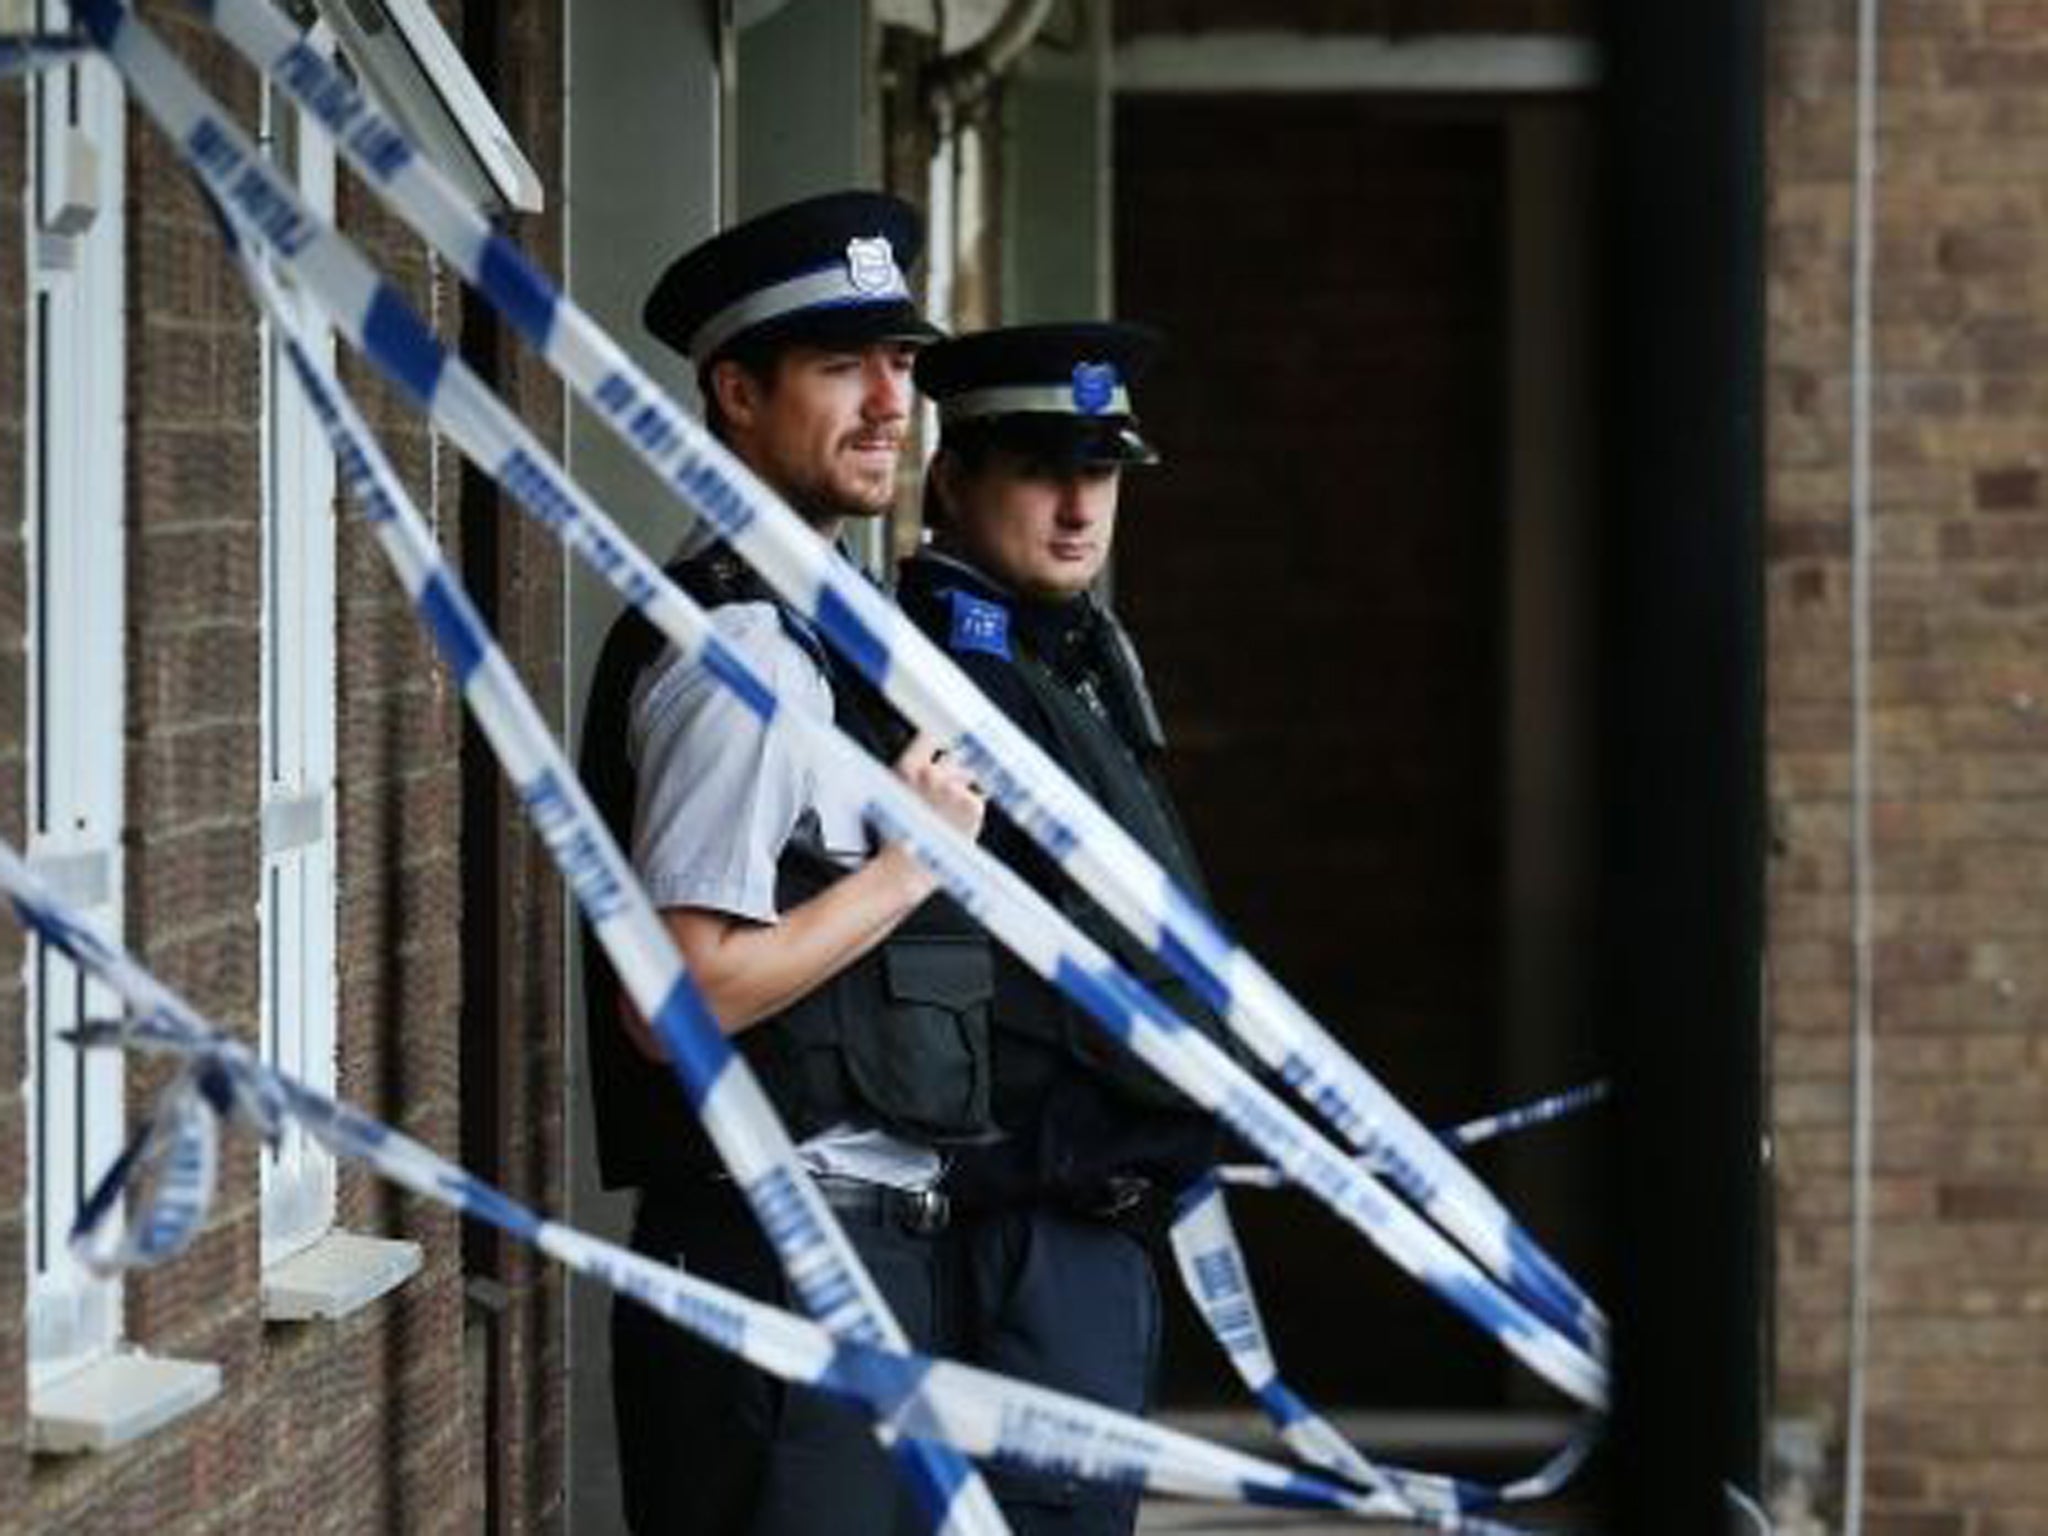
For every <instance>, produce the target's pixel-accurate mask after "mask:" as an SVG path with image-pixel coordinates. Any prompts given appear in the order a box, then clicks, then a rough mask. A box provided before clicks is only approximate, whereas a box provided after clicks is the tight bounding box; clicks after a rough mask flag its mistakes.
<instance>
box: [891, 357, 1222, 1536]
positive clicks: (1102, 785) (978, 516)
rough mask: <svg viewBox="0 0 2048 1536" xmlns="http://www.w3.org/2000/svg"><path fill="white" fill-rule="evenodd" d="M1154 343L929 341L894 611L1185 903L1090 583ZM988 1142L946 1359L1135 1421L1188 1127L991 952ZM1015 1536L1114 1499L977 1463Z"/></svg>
mask: <svg viewBox="0 0 2048 1536" xmlns="http://www.w3.org/2000/svg"><path fill="white" fill-rule="evenodd" d="M1155 347H1156V338H1155V337H1154V336H1153V334H1152V333H1150V332H1149V331H1145V330H1142V329H1140V328H1137V327H1134V326H1127V325H1113V324H1073V325H1039V326H1020V327H1011V328H1007V329H1002V330H994V331H986V332H982V333H979V334H976V335H971V336H963V337H960V338H957V339H955V340H952V341H946V342H941V343H938V344H937V345H934V346H932V347H930V348H928V349H926V350H925V351H924V352H923V353H921V354H920V355H919V358H918V363H917V381H918V384H919V386H920V388H922V389H923V390H924V391H925V393H926V394H928V395H929V396H931V398H932V399H933V400H934V401H935V402H936V404H937V406H938V411H939V420H940V433H941V435H940V443H939V450H938V453H937V456H936V457H935V458H934V459H933V461H932V464H931V466H930V469H929V471H928V473H927V478H926V482H925V509H926V510H925V516H926V523H927V525H928V527H929V529H930V530H931V532H932V535H933V540H934V542H933V544H932V546H931V548H930V549H929V550H928V551H926V552H924V553H922V554H920V555H919V556H918V557H916V558H914V559H912V560H910V561H907V562H906V563H905V565H904V567H903V569H902V571H901V572H900V573H899V581H898V600H899V601H900V602H901V603H902V605H903V608H904V611H905V612H906V613H907V614H909V615H910V617H911V618H912V619H913V620H914V621H915V622H916V623H918V624H919V625H920V626H921V627H922V628H924V629H925V630H926V631H927V632H928V633H929V634H930V635H931V636H932V637H933V638H934V639H935V640H936V641H938V642H939V643H940V644H942V645H943V646H945V647H946V648H947V649H948V650H949V651H950V653H951V654H952V657H953V659H954V660H955V661H956V662H957V663H958V664H959V665H960V666H961V667H962V669H963V670H965V671H966V672H967V674H968V675H969V676H970V677H971V678H972V679H973V680H974V681H975V682H976V683H977V684H978V685H979V686H980V687H981V688H982V690H983V691H984V692H985V693H987V694H988V695H989V696H990V698H992V699H993V700H994V701H995V702H996V703H997V704H999V705H1000V706H1001V707H1002V709H1003V710H1004V711H1005V712H1006V713H1007V714H1008V715H1009V716H1010V717H1011V718H1012V719H1013V720H1015V721H1016V723H1017V724H1018V725H1019V726H1020V727H1021V728H1022V729H1023V730H1024V731H1025V732H1026V733H1028V734H1029V735H1030V736H1032V737H1033V738H1034V739H1035V740H1036V741H1037V742H1038V744H1039V745H1040V746H1042V747H1044V748H1045V749H1046V751H1047V752H1048V753H1049V754H1050V755H1051V756H1052V757H1053V758H1054V759H1056V760H1057V761H1058V762H1059V763H1060V764H1061V766H1062V767H1064V768H1065V769H1066V770H1067V771H1068V773H1069V774H1070V775H1072V776H1073V778H1074V779H1075V780H1076V781H1077V782H1078V783H1079V784H1080V785H1081V787H1082V788H1084V789H1086V790H1087V791H1088V792H1089V793H1090V794H1091V795H1092V796H1093V797H1094V799H1095V800H1096V802H1097V803H1098V804H1099V805H1101V806H1102V807H1103V808H1104V809H1105V810H1106V811H1107V812H1108V813H1109V814H1110V815H1111V816H1113V817H1114V818H1115V819H1116V820H1117V821H1118V822H1119V823H1121V824H1122V825H1123V827H1124V828H1125V829H1126V830H1127V831H1129V832H1130V833H1131V834H1132V835H1133V836H1134V837H1135V838H1136V839H1137V840H1138V841H1139V842H1140V843H1142V844H1143V845H1144V846H1145V847H1146V848H1147V849H1148V850H1149V851H1150V852H1151V853H1152V855H1153V856H1154V857H1155V858H1157V859H1158V860H1159V861H1160V863H1161V864H1163V865H1164V866H1165V868H1166V869H1167V870H1168V871H1169V872H1171V873H1172V874H1173V876H1174V877H1175V878H1176V880H1177V881H1178V882H1179V883H1180V884H1181V886H1182V887H1183V888H1184V889H1186V890H1189V891H1191V892H1195V893H1200V892H1201V890H1202V881H1201V873H1200V870H1199V869H1198V868H1197V866H1196V863H1195V859H1194V854H1193V851H1192V849H1191V848H1190V846H1189V844H1188V839H1187V836H1186V834H1185V832H1184V830H1183V828H1182V826H1181V822H1180V818H1179V816H1178V814H1177V812H1176V811H1175V808H1174V805H1173V802H1172V800H1171V798H1170V797H1169V795H1168V794H1167V791H1166V786H1165V784H1164V782H1163V780H1162V779H1161V778H1160V775H1159V759H1160V754H1161V752H1162V750H1163V748H1164V745H1165V742H1164V738H1163V734H1162V732H1161V730H1160V725H1159V720H1158V717H1157V714H1156V713H1155V711H1154V710H1153V708H1152V702H1151V698H1150V695H1149V694H1148V692H1147V690H1146V686H1145V680H1144V675H1143V673H1142V671H1141V670H1140V667H1139V665H1138V659H1137V654H1136V652H1135V651H1134V650H1133V648H1132V646H1131V643H1130V640H1129V638H1128V637H1127V636H1126V635H1125V633H1124V631H1123V629H1122V627H1121V626H1120V625H1119V624H1118V622H1117V620H1116V618H1115V617H1114V615H1112V614H1111V613H1110V611H1109V610H1108V608H1107V607H1106V606H1104V605H1103V604H1102V603H1101V602H1100V601H1099V600H1098V599H1097V598H1096V597H1095V596H1094V595H1092V592H1091V589H1092V588H1093V586H1094V585H1095V583H1096V579H1097V577H1098V576H1099V575H1100V574H1101V572H1102V570H1103V566H1104V564H1105V562H1106V561H1107V560H1108V558H1109V553H1110V548H1111V542H1112V539H1113V536H1114V532H1115V527H1116V518H1117V512H1118V500H1119V493H1120V489H1121V480H1122V475H1123V472H1124V470H1125V469H1126V468H1127V467H1129V466H1133V465H1142V464H1149V463H1151V462H1153V461H1154V460H1155V457H1156V455H1155V454H1154V453H1153V451H1152V449H1151V447H1150V446H1149V445H1148V444H1147V443H1146V442H1145V440H1144V439H1143V437H1142V436H1140V434H1139V432H1138V424H1137V418H1136V415H1135V413H1134V410H1133V406H1132V402H1131V396H1130V390H1131V387H1132V383H1133V381H1134V380H1135V379H1136V377H1137V376H1138V374H1139V373H1140V372H1141V370H1142V369H1143V368H1144V366H1145V364H1146V363H1147V362H1148V361H1149V359H1150V358H1151V356H1152V354H1153V352H1154V350H1155ZM984 840H985V842H986V843H987V846H988V847H989V848H990V850H991V851H992V852H994V853H996V854H997V855H998V856H999V857H1001V858H1002V859H1003V860H1004V861H1005V862H1007V863H1010V864H1011V865H1012V866H1013V867H1015V868H1016V869H1018V870H1019V871H1020V872H1021V873H1022V874H1024V875H1025V877H1026V878H1027V879H1029V880H1030V881H1031V882H1032V883H1033V884H1034V885H1035V886H1036V887H1038V889H1039V890H1040V891H1041V892H1043V893H1044V894H1045V895H1046V896H1048V897H1049V898H1050V899H1052V900H1053V901H1054V902H1055V903H1056V904H1058V905H1059V906H1060V907H1062V908H1063V909H1064V910H1065V911H1066V912H1067V913H1068V914H1069V915H1070V916H1071V917H1073V918H1074V919H1075V921H1076V922H1077V923H1078V924H1079V925H1080V926H1081V927H1082V928H1083V929H1084V930H1085V931H1087V932H1088V933H1089V934H1090V935H1091V936H1092V937H1094V938H1095V939H1097V940H1098V941H1099V942H1101V943H1102V944H1103V945H1104V946H1105V947H1106V948H1108V949H1109V950H1110V951H1111V953H1112V954H1114V955H1115V956H1116V957H1117V959H1118V960H1119V961H1120V962H1121V963H1122V964H1123V965H1124V966H1125V967H1126V969H1128V970H1130V971H1132V972H1133V973H1135V974H1136V975H1137V976H1138V977H1139V978H1140V979H1141V980H1143V981H1145V982H1146V983H1147V984H1148V985H1150V986H1151V987H1152V988H1153V990H1154V991H1155V992H1157V993H1158V994H1159V995H1160V996H1161V997H1162V998H1163V999H1164V1000H1165V1001H1166V1002H1167V1003H1168V1004H1169V1005H1171V1006H1172V1007H1173V1008H1174V1009H1175V1010H1176V1011H1177V1012H1178V1013H1180V1015H1181V1016H1182V1017H1183V1018H1186V1019H1188V1020H1189V1021H1190V1022H1191V1023H1194V1024H1196V1025H1197V1026H1198V1027H1203V1028H1205V1029H1207V1030H1209V1031H1210V1032H1212V1033H1216V1032H1217V1031H1218V1026H1217V1021H1216V1020H1215V1018H1214V1016H1213V1015H1212V1014H1210V1013H1209V1012H1208V1010H1207V1009H1206V1008H1205V1007H1204V1005H1203V1004H1202V1003H1201V1001H1200V1000H1199V999H1198V998H1197V997H1195V996H1194V995H1193V993H1192V992H1191V990H1190V989H1189V988H1188V987H1187V986H1186V985H1185V984H1183V983H1182V982H1181V981H1180V980H1179V978H1178V977H1176V976H1173V975H1171V974H1170V973H1169V972H1168V971H1167V970H1166V968H1165V967H1164V966H1162V965H1161V964H1159V963H1158V962H1157V961H1156V960H1154V959H1153V957H1152V956H1151V955H1150V954H1149V953H1147V952H1146V951H1145V950H1144V949H1143V948H1142V946H1139V945H1137V944H1135V943H1134V942H1132V941H1131V940H1130V939H1129V938H1128V937H1127V936H1126V935H1125V934H1124V933H1123V932H1122V930H1121V929H1119V928H1118V927H1117V926H1116V925H1115V924H1114V923H1113V922H1111V921H1110V919H1109V918H1108V917H1107V916H1106V915H1105V914H1104V913H1103V912H1102V911H1101V910H1100V909H1099V908H1097V907H1096V906H1095V904H1094V903H1093V902H1091V901H1089V900H1088V899H1087V898H1086V897H1085V896H1083V895H1082V894H1081V893H1080V891H1079V890H1078V889H1077V888H1076V887H1075V886H1074V885H1073V883H1072V882H1071V881H1070V880H1068V879H1067V878H1066V877H1065V876H1064V875H1063V874H1062V873H1061V872H1060V871H1059V870H1058V869H1057V867H1056V866H1055V865H1054V864H1053V863H1052V862H1051V860H1049V859H1048V858H1047V857H1046V856H1045V855H1044V854H1043V853H1042V852H1041V851H1040V850H1039V849H1038V848H1037V846H1036V845H1035V844H1033V843H1032V842H1030V840H1029V839H1028V838H1027V837H1026V836H1025V835H1024V834H1023V833H1022V832H1021V831H1020V830H1019V829H1018V828H1017V827H1016V826H1015V825H1014V824H1013V823H1011V822H1010V821H1009V820H1008V819H1007V818H1005V817H1004V816H1003V814H1002V812H1001V811H1000V810H996V811H992V812H991V813H990V815H989V818H988V826H987V829H986V831H985V833H984ZM994 1022H995V1033H994V1039H995V1063H996V1082H995V1118H996V1121H997V1123H998V1125H999V1127H1000V1129H1001V1132H1002V1135H1001V1139H1000V1140H998V1141H996V1142H994V1143H992V1144H988V1145H985V1146H981V1147H975V1148H968V1149H965V1150H963V1151H962V1152H960V1153H959V1154H958V1155H957V1156H956V1157H955V1159H954V1166H953V1168H952V1171H951V1173H950V1174H949V1176H948V1180H947V1185H948V1188H949V1190H950V1191H951V1193H952V1197H953V1210H954V1237H953V1245H954V1248H955V1252H956V1257H957V1258H958V1261H959V1266H960V1272H959V1286H960V1290H959V1292H958V1295H959V1298H960V1307H961V1310H960V1316H959V1320H958V1323H957V1329H958V1340H957V1347H958V1348H959V1350H960V1356H961V1358H962V1359H965V1360H969V1361H971V1362H973V1363H975V1364H978V1365H984V1366H987V1367H990V1368H992V1369H995V1370H998V1371H1002V1372H1004V1373H1006V1374H1010V1375H1015V1376H1018V1377H1021V1378H1023V1379H1026V1380H1030V1381H1035V1382H1039V1383H1042V1384H1044V1385H1047V1386H1051V1387H1056V1388H1058V1389H1060V1390H1063V1391H1067V1392H1072V1393H1075V1394H1077V1395H1079V1396H1083V1397H1088V1398H1092V1399H1094V1400H1095V1401H1098V1402H1102V1403H1106V1404H1108V1405H1109V1406H1111V1407H1114V1408H1119V1409H1123V1410H1126V1411H1130V1412H1138V1413H1142V1412H1144V1411H1145V1409H1146V1408H1147V1407H1148V1406H1149V1399H1150V1393H1151V1388H1152V1380H1153V1376H1154V1373H1155V1369H1156V1365H1157V1357H1158V1347H1159V1294H1158V1287H1157V1283H1156V1280H1155V1277H1154V1272H1153V1266H1152V1262H1151V1257H1150V1254H1149V1252H1148V1240H1149V1238H1150V1237H1151V1236H1152V1235H1154V1234H1155V1233H1156V1230H1157V1222H1156V1218H1157V1217H1158V1215H1160V1214H1161V1213H1162V1212H1163V1211H1164V1209H1165V1208H1166V1207H1167V1206H1168V1204H1169V1203H1170V1201H1171V1198H1172V1196H1173V1194H1174V1193H1175V1192H1176V1191H1178V1190H1179V1189H1181V1188H1183V1187H1184V1186H1185V1185H1186V1184H1187V1183H1188V1182H1190V1181H1191V1180H1192V1179H1193V1178H1194V1177H1195V1176H1197V1175H1198V1174H1199V1173H1201V1172H1202V1171H1203V1170H1205V1169H1206V1168H1207V1167H1208V1166H1209V1165H1210V1164H1211V1163H1212V1162H1213V1161H1214V1157H1215V1152H1216V1131H1215V1126H1214V1122H1213V1121H1212V1120H1211V1119H1210V1117H1208V1116H1207V1115H1205V1114H1204V1113H1202V1112H1201V1111H1199V1110H1198V1109H1196V1108H1195V1106H1193V1105H1192V1104H1190V1103H1188V1102H1187V1101H1186V1100H1184V1099H1183V1098H1181V1097H1180V1096H1179V1095H1178V1094H1177V1093H1176V1092H1175V1091H1174V1090H1173V1089H1172V1088H1170V1087H1169V1086H1168V1085H1167V1084H1165V1083H1164V1082H1162V1081H1161V1080H1160V1079H1159V1078H1157V1077H1156V1076H1155V1075H1154V1074H1153V1073H1152V1072H1151V1071H1150V1070H1149V1069H1147V1068H1146V1067H1144V1066H1143V1065H1142V1064H1140V1063H1139V1062H1138V1061H1137V1060H1136V1059H1135V1058H1134V1057H1132V1056H1130V1055H1129V1054H1128V1053H1127V1052H1125V1051H1123V1050H1122V1049H1121V1048H1120V1047H1119V1046H1117V1045H1115V1044H1114V1043H1113V1042H1112V1041H1111V1040H1110V1039H1109V1038H1108V1037H1107V1036H1106V1035H1104V1034H1103V1033H1102V1032H1101V1031H1100V1030H1099V1029H1098V1027H1097V1026H1096V1025H1095V1024H1094V1023H1093V1022H1092V1021H1091V1020H1089V1019H1087V1018H1085V1017H1084V1016H1083V1015H1082V1014H1081V1013H1080V1012H1079V1010H1078V1009H1076V1008H1074V1007H1073V1006H1072V1005H1070V1004H1069V1003H1068V1002H1067V1001H1066V1000H1065V999H1064V998H1063V997H1062V996H1061V995H1060V994H1059V993H1057V992H1056V991H1054V990H1053V989H1051V988H1050V987H1048V986H1046V985H1045V984H1044V983H1043V982H1041V981H1040V980H1039V979H1038V978H1037V977H1036V976H1035V975H1033V974H1032V973H1030V972H1029V971H1027V970H1026V969H1025V968H1024V967H1023V966H1022V965H1021V964H1019V963H1018V962H1016V961H1015V960H1014V959H1012V958H1011V957H1010V956H1009V955H1008V954H1007V952H1003V951H999V952H998V955H997V962H996V999H995V1014H994ZM990 1483H991V1486H992V1488H993V1490H994V1492H995V1494H996V1496H997V1498H998V1499H999V1500H1000V1501H1001V1503H1002V1505H1003V1510H1004V1513H1005V1515H1006V1516H1007V1517H1008V1518H1009V1520H1010V1522H1011V1525H1012V1528H1013V1529H1014V1530H1015V1531H1017V1532H1018V1533H1019V1536H1125V1533H1128V1532H1129V1531H1130V1530H1131V1529H1132V1528H1133V1525H1134V1523H1135V1520H1136V1506H1137V1498H1136V1495H1135V1493H1133V1492H1131V1491H1129V1490H1120V1489H1114V1488H1106V1487H1103V1486H1101V1485H1091V1484H1082V1483H1080V1482H1078V1481H1076V1480H1073V1479H1061V1478H1056V1477H1050V1476H1045V1475H1037V1474H1020V1473H1016V1472H1007V1471H1004V1470H1003V1469H995V1470H993V1471H992V1472H991V1474H990Z"/></svg>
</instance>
